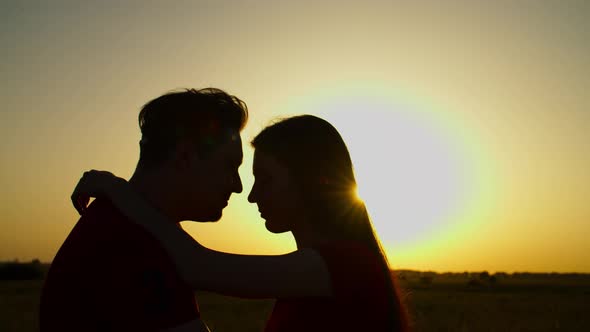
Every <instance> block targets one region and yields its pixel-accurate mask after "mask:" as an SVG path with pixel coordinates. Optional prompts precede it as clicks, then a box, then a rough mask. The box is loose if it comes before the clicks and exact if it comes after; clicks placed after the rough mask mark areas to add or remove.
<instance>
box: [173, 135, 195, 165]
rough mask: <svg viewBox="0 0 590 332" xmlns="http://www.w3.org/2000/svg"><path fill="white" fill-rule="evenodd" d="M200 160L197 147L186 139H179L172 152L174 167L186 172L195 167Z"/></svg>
mask: <svg viewBox="0 0 590 332" xmlns="http://www.w3.org/2000/svg"><path fill="white" fill-rule="evenodd" d="M199 159H200V156H199V152H198V149H197V146H196V144H195V143H194V142H192V141H191V140H188V139H181V140H179V141H178V143H177V144H176V149H175V151H174V159H173V160H174V167H175V168H176V169H178V170H187V169H191V168H193V167H194V166H195V163H198V162H199Z"/></svg>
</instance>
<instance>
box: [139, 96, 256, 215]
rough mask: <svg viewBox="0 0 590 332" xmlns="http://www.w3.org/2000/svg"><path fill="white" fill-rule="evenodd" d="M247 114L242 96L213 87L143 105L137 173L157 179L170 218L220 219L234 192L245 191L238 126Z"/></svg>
mask: <svg viewBox="0 0 590 332" xmlns="http://www.w3.org/2000/svg"><path fill="white" fill-rule="evenodd" d="M247 119H248V110H247V107H246V104H245V103H244V102H243V101H241V100H240V99H238V98H237V97H235V96H231V95H229V94H227V93H226V92H224V91H222V90H219V89H214V88H207V89H201V90H194V89H187V90H184V91H178V92H171V93H167V94H165V95H163V96H160V97H158V98H156V99H154V100H152V101H150V102H148V103H147V104H146V105H145V106H144V107H143V108H142V110H141V111H140V113H139V127H140V129H141V134H142V138H141V142H140V158H139V163H138V166H137V172H141V173H142V174H148V176H147V179H146V177H145V176H143V178H144V179H145V180H147V181H150V177H151V178H152V179H154V180H155V181H157V182H158V187H160V188H161V190H162V191H163V192H162V194H165V195H167V196H168V197H167V198H166V199H165V200H166V205H167V206H166V209H167V210H169V211H167V212H168V213H171V214H173V216H171V217H174V218H175V219H176V220H177V221H181V220H195V221H216V220H219V218H221V211H222V210H223V208H224V207H225V206H226V205H227V201H228V199H229V197H230V195H231V194H232V193H233V192H241V191H242V184H241V181H240V177H239V174H238V167H239V166H240V164H241V162H242V144H241V140H240V131H241V130H242V129H243V127H244V126H245V124H246V122H247ZM137 172H136V174H137ZM158 196H160V195H158ZM160 197H161V196H160Z"/></svg>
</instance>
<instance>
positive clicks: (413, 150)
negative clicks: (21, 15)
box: [298, 94, 474, 247]
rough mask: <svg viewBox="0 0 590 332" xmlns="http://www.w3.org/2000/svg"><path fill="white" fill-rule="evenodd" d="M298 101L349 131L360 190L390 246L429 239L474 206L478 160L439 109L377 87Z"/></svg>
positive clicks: (344, 132)
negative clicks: (398, 100)
mask: <svg viewBox="0 0 590 332" xmlns="http://www.w3.org/2000/svg"><path fill="white" fill-rule="evenodd" d="M298 107H299V111H300V112H302V113H311V114H317V115H318V116H321V117H323V118H325V119H326V120H328V121H330V123H332V124H333V125H334V126H335V127H336V128H337V129H338V131H339V132H340V134H341V135H342V136H343V138H344V140H345V142H346V144H347V146H348V148H349V151H350V154H351V157H352V160H353V164H354V167H355V175H356V178H357V185H358V188H357V191H356V194H357V197H358V198H359V199H360V200H361V201H364V202H365V203H366V204H367V209H368V210H369V213H370V215H371V219H372V221H373V224H374V226H375V228H376V230H377V232H378V234H379V236H380V238H381V240H382V241H383V243H384V244H385V245H386V246H388V247H400V246H406V247H407V246H410V247H415V246H416V245H419V244H420V245H421V244H424V243H426V242H427V241H429V240H432V239H433V238H436V237H437V236H441V234H443V233H446V232H448V231H449V230H450V229H451V228H452V227H451V226H456V225H454V224H456V222H457V221H458V220H459V219H461V218H460V216H461V215H465V214H466V213H467V211H468V210H470V209H471V205H472V203H473V201H472V200H473V197H474V195H473V190H474V188H473V186H472V185H473V184H474V182H473V181H472V179H471V177H472V175H473V174H474V170H473V169H472V168H473V167H474V166H473V165H472V164H471V163H470V162H469V158H468V157H467V156H466V152H465V148H464V146H462V142H461V141H460V140H458V139H457V138H456V137H453V136H454V135H456V134H457V133H453V132H452V130H451V129H450V128H447V127H445V126H446V125H448V124H447V123H444V121H443V122H441V121H440V117H437V116H436V115H433V114H430V113H427V112H424V111H420V110H417V109H415V108H411V107H409V106H407V105H398V104H395V103H393V102H391V101H390V100H388V98H384V97H382V96H381V97H379V96H375V95H372V96H370V97H369V96H358V95H357V96H355V95H354V94H348V95H346V96H343V95H339V96H321V97H315V98H313V100H311V101H310V100H307V101H306V103H305V105H298Z"/></svg>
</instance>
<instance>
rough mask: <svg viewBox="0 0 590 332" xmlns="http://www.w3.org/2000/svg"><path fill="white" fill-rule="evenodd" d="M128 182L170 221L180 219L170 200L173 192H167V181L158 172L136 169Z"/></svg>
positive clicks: (178, 220)
mask: <svg viewBox="0 0 590 332" xmlns="http://www.w3.org/2000/svg"><path fill="white" fill-rule="evenodd" d="M129 184H130V185H131V186H132V187H133V188H134V189H135V190H136V191H137V193H138V194H139V195H141V196H142V197H143V198H144V199H145V200H146V201H147V202H148V203H149V204H150V205H151V206H152V207H153V208H155V209H156V210H158V211H160V213H162V214H163V215H164V216H166V217H168V218H169V219H170V220H171V221H173V222H175V223H178V222H180V221H181V218H180V217H179V216H178V215H177V212H176V209H175V208H174V205H173V204H174V202H173V201H171V198H172V197H173V194H171V193H168V186H167V181H165V180H164V179H163V177H162V176H161V175H160V174H158V172H156V171H141V170H136V171H135V173H133V176H131V178H130V179H129Z"/></svg>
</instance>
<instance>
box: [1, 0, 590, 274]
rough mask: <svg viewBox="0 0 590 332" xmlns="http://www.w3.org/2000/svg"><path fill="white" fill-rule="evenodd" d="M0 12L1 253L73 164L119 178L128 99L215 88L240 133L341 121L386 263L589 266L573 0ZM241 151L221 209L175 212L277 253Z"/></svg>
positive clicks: (51, 241) (581, 62)
mask: <svg viewBox="0 0 590 332" xmlns="http://www.w3.org/2000/svg"><path fill="white" fill-rule="evenodd" d="M0 16H1V17H0V18H1V20H0V27H1V29H0V41H1V42H2V46H3V47H2V59H3V61H2V63H1V64H0V66H1V70H0V72H1V73H2V75H1V76H0V83H1V84H2V89H0V91H1V92H0V94H1V96H2V101H3V103H2V104H3V107H2V111H0V133H1V135H2V139H1V140H0V185H1V186H2V188H3V190H2V192H1V193H0V196H1V197H0V230H1V231H0V260H8V259H14V258H18V259H21V260H29V259H32V258H40V259H42V260H44V261H49V260H51V259H52V257H53V255H54V254H55V252H56V251H57V249H58V248H59V246H60V244H61V242H62V241H63V240H64V239H65V237H66V236H67V234H68V232H69V230H70V229H71V228H72V226H73V225H74V224H75V222H76V219H77V218H76V213H75V210H74V209H73V208H72V207H71V206H70V202H69V196H70V193H71V190H72V189H73V186H74V185H75V183H76V182H77V180H78V178H79V177H80V175H81V173H82V172H83V171H84V170H87V169H90V168H96V169H106V170H111V171H113V172H115V173H117V174H118V175H120V176H123V177H129V176H130V175H131V174H132V172H133V170H134V167H135V163H136V160H137V157H138V141H139V138H140V137H139V129H138V126H137V114H138V111H139V109H140V107H141V106H142V105H143V104H144V103H145V102H147V101H148V100H150V99H152V98H154V97H156V96H158V95H161V94H162V93H165V92H167V91H169V90H171V89H175V88H181V87H195V88H199V87H206V86H214V87H219V88H222V89H225V90H227V91H228V92H230V93H232V94H235V95H237V96H239V97H240V98H242V99H243V100H244V101H246V103H247V104H248V106H249V108H250V112H251V118H250V119H251V120H250V123H249V124H248V127H247V129H246V130H245V132H244V141H246V142H247V141H248V140H249V139H250V138H252V137H253V136H254V135H255V134H256V133H257V132H258V131H259V130H260V129H261V128H263V127H264V125H266V124H268V123H269V122H270V121H271V120H272V119H274V118H276V117H280V116H285V115H294V114H300V113H312V114H318V115H321V116H324V117H326V118H327V119H329V120H330V121H332V122H333V123H334V124H335V125H336V127H337V128H339V129H340V131H341V133H342V135H343V136H344V138H345V140H346V141H347V143H348V144H349V147H350V150H351V154H352V158H353V161H354V163H355V168H356V170H357V173H358V179H359V186H360V189H361V194H362V195H363V198H364V199H365V201H366V202H367V204H368V207H369V210H370V211H371V214H372V216H373V221H374V223H375V226H376V228H377V230H378V232H379V235H380V236H381V238H382V240H383V241H384V243H385V246H386V248H387V251H388V255H389V258H390V261H391V263H392V265H393V267H394V268H410V269H422V270H437V271H464V270H488V271H507V272H510V271H525V270H526V271H558V272H568V271H570V272H571V271H577V272H590V260H588V258H587V253H588V252H590V244H588V241H587V239H588V237H589V235H590V223H589V221H590V220H589V219H590V205H588V204H587V197H590V189H589V188H590V186H589V185H588V184H590V172H588V169H590V154H589V153H588V151H590V149H589V148H590V146H589V145H590V143H589V142H590V113H589V112H588V110H589V109H590V107H589V106H590V101H589V98H588V92H587V91H588V87H589V86H590V56H589V54H590V49H589V48H590V47H589V46H588V45H589V44H588V40H590V26H589V23H588V22H590V3H589V2H587V1H559V2H557V1H549V0H539V1H532V0H531V1H518V2H516V1H494V2H492V1H490V2H484V1H479V2H476V1H448V2H447V1H445V2H440V1H419V2H411V3H410V2H401V1H400V2H396V1H372V0H369V1H363V2H360V1H359V2H346V1H322V2H317V1H297V2H288V3H287V2H278V1H277V2H275V1H227V0H222V1H191V2H189V1H184V2H174V1H171V2H165V3H164V2H151V3H149V4H148V2H144V1H127V2H125V4H120V3H118V2H112V3H109V2H101V3H87V4H81V3H79V2H65V1H61V2H52V3H51V4H45V3H41V4H36V5H35V6H33V5H32V4H28V3H12V4H5V5H3V9H2V11H1V13H0ZM374 146H379V147H384V148H385V150H386V151H387V153H377V149H375V148H374ZM244 149H245V160H244V164H243V166H242V167H241V169H240V172H241V175H242V178H243V180H244V181H243V182H244V188H245V190H244V193H242V194H241V195H235V196H234V197H233V198H232V200H231V201H230V206H229V207H228V208H227V209H226V210H225V212H224V217H223V219H222V220H221V221H220V222H219V223H217V224H194V223H191V224H189V223H184V227H185V228H187V229H188V230H189V231H190V232H191V234H193V235H194V236H195V238H197V239H198V240H199V241H200V242H202V243H203V244H205V245H208V246H210V247H212V248H215V249H220V250H226V251H231V252H245V253H283V252H287V251H291V250H293V249H294V241H293V239H292V237H291V235H290V234H282V235H273V234H270V233H268V232H266V230H265V228H264V226H263V221H262V220H261V219H260V218H259V217H258V215H257V211H256V208H255V206H251V205H250V204H248V203H247V200H246V197H247V194H248V192H249V188H250V187H251V184H252V178H251V175H250V173H251V157H252V151H251V149H250V148H249V147H248V146H247V145H245V146H244Z"/></svg>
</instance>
